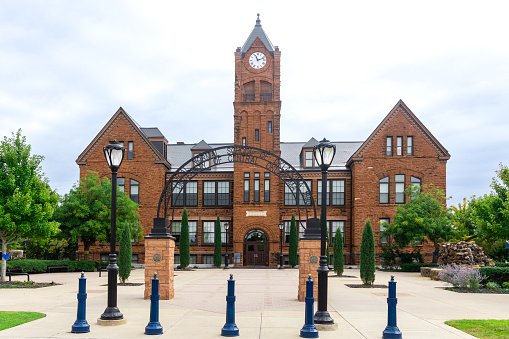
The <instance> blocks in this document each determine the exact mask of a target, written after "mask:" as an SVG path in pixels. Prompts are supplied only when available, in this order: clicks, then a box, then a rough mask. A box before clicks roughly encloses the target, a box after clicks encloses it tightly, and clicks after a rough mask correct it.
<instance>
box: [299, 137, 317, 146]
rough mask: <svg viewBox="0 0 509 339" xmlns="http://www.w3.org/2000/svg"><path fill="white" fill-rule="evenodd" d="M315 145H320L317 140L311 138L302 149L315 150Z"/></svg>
mask: <svg viewBox="0 0 509 339" xmlns="http://www.w3.org/2000/svg"><path fill="white" fill-rule="evenodd" d="M315 145H318V140H316V139H315V138H311V139H309V141H308V142H306V143H305V144H304V145H303V146H302V148H313V147H315Z"/></svg>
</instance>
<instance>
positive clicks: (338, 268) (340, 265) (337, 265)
mask: <svg viewBox="0 0 509 339" xmlns="http://www.w3.org/2000/svg"><path fill="white" fill-rule="evenodd" d="M333 251H334V257H333V258H334V272H336V274H337V275H339V276H342V275H343V272H344V271H345V267H344V258H343V235H342V234H341V230H340V229H337V230H336V235H335V236H334V242H333Z"/></svg>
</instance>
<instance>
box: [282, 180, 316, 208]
mask: <svg viewBox="0 0 509 339" xmlns="http://www.w3.org/2000/svg"><path fill="white" fill-rule="evenodd" d="M306 184H307V185H308V187H309V189H311V180H305V181H302V182H300V183H299V186H298V187H296V185H295V183H294V182H293V181H287V182H286V184H285V205H287V206H295V205H297V199H299V200H298V202H299V205H301V206H304V205H308V206H309V205H310V204H311V198H310V192H309V191H308V189H307V188H306Z"/></svg>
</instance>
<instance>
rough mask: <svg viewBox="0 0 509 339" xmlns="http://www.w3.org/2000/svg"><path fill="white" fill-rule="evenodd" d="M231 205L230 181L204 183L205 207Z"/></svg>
mask: <svg viewBox="0 0 509 339" xmlns="http://www.w3.org/2000/svg"><path fill="white" fill-rule="evenodd" d="M229 205H230V182H229V181H204V182H203V206H229Z"/></svg>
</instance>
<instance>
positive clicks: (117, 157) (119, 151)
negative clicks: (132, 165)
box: [104, 140, 125, 172]
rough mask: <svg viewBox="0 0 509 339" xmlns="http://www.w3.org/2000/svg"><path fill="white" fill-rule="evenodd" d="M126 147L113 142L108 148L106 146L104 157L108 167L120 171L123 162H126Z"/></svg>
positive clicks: (115, 141)
mask: <svg viewBox="0 0 509 339" xmlns="http://www.w3.org/2000/svg"><path fill="white" fill-rule="evenodd" d="M124 153H125V147H124V146H122V145H121V144H119V143H118V142H117V140H113V141H112V142H111V143H110V144H109V145H108V146H104V157H105V158H106V162H107V163H108V167H109V168H110V169H111V170H112V171H113V172H116V171H118V169H119V167H120V164H122V160H124Z"/></svg>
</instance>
